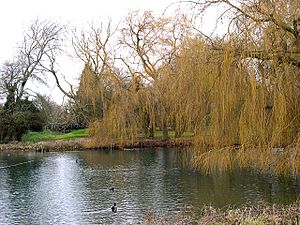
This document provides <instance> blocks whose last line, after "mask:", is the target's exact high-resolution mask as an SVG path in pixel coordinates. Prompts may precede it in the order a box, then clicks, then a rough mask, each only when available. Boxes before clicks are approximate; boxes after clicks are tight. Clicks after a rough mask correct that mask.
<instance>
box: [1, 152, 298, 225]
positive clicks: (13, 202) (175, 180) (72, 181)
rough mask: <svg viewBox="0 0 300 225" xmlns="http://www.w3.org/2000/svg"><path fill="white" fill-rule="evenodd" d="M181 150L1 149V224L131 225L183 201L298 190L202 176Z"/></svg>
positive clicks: (270, 198) (220, 202)
mask: <svg viewBox="0 0 300 225" xmlns="http://www.w3.org/2000/svg"><path fill="white" fill-rule="evenodd" d="M184 155H185V154H182V153H181V152H179V151H177V150H170V149H169V150H168V149H165V150H163V149H160V150H153V149H147V150H134V151H132V150H131V151H87V152H65V153H46V154H42V153H23V154H21V153H20V154H8V153H0V168H1V169H0V224H136V223H137V222H138V221H141V220H142V219H143V217H144V216H145V214H147V212H150V211H151V212H153V213H154V214H156V215H164V216H165V217H170V218H171V217H174V215H176V214H177V213H178V212H179V211H180V210H182V209H183V208H184V207H185V206H193V207H194V209H197V208H199V207H202V206H203V205H204V204H206V205H207V204H209V205H213V206H215V207H225V206H228V205H229V204H230V205H233V206H240V205H243V204H246V203H255V202H257V201H260V200H264V201H266V202H271V203H280V204H289V203H292V202H294V201H295V200H296V199H297V197H298V196H299V194H300V180H299V179H288V178H281V177H276V176H270V175H264V176H263V175H259V174H257V173H255V172H253V171H250V170H239V171H231V172H227V173H220V174H214V175H209V176H208V175H203V174H201V173H199V172H195V171H193V170H191V169H190V168H189V167H188V166H186V165H185V163H184V162H185V161H184V160H183V159H182V158H183V157H184ZM184 158H185V157H184ZM76 160H77V162H76ZM111 187H114V188H115V190H114V192H112V191H110V190H109V189H110V188H111ZM114 202H115V203H117V206H118V212H117V213H113V212H112V211H111V207H112V205H113V203H114Z"/></svg>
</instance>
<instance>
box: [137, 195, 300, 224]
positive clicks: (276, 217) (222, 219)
mask: <svg viewBox="0 0 300 225" xmlns="http://www.w3.org/2000/svg"><path fill="white" fill-rule="evenodd" d="M171 220H172V221H170V220H168V219H166V218H164V216H158V217H157V216H155V215H154V214H153V212H148V213H147V214H146V215H145V217H144V218H143V220H142V221H141V222H140V223H139V224H141V225H152V224H153V225H154V224H155V225H182V224H205V225H232V224H241V225H269V224H270V225H282V224H286V225H300V200H297V201H296V202H295V203H293V204H291V205H286V206H282V205H276V204H274V205H270V204H265V203H257V204H255V205H254V206H253V205H252V206H244V207H241V208H228V209H225V210H220V209H216V208H213V207H211V206H206V207H203V208H202V209H201V210H200V212H199V213H198V212H196V211H194V209H193V208H192V207H186V208H185V209H183V210H182V211H181V212H180V213H179V214H178V215H177V216H174V217H173V219H171Z"/></svg>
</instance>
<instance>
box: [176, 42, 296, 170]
mask: <svg viewBox="0 0 300 225" xmlns="http://www.w3.org/2000/svg"><path fill="white" fill-rule="evenodd" d="M185 47H186V48H185V49H182V51H181V55H180V57H179V58H178V59H177V61H176V65H177V71H176V72H177V74H176V76H177V77H176V79H173V80H174V81H175V84H172V85H173V86H174V88H173V90H174V94H173V95H172V96H173V97H174V99H173V101H171V102H172V104H173V114H174V115H173V117H174V118H175V120H181V121H176V124H185V128H186V129H193V131H194V133H195V135H196V137H195V146H196V154H195V160H194V164H195V166H196V167H200V168H202V169H203V170H205V171H210V170H215V169H216V168H218V169H220V168H224V169H228V168H230V167H231V163H232V159H237V160H236V161H237V162H239V163H241V164H242V165H244V166H246V165H247V166H252V165H254V164H255V165H256V166H257V167H258V168H260V169H262V168H269V164H270V163H271V162H272V159H273V158H274V157H275V156H274V154H273V153H271V150H272V148H273V147H285V146H288V145H291V144H294V143H295V142H296V140H298V138H299V134H300V130H299V128H300V114H299V113H300V108H299V101H300V90H299V88H300V86H299V78H300V73H299V70H298V69H297V68H295V67H292V66H290V65H287V64H280V65H275V64H274V63H271V62H270V64H269V65H267V66H268V67H267V66H262V67H260V65H259V64H260V63H261V62H259V61H255V60H252V59H246V60H245V59H244V60H241V59H237V58H236V57H235V56H234V49H232V48H231V47H230V46H229V47H227V50H225V51H223V52H222V53H220V52H218V51H214V50H208V49H207V47H206V46H205V45H203V44H201V43H197V41H190V42H188V43H186V45H185ZM225 49H226V48H225ZM265 67H267V68H265ZM176 92H177V93H176ZM181 118H184V119H181ZM180 126H182V125H180ZM234 144H239V145H242V146H243V148H242V149H243V151H232V150H231V149H230V148H229V149H226V148H225V149H223V148H221V147H222V146H230V145H234ZM203 146H210V148H203ZM296 146H297V145H296ZM211 147H213V148H211ZM289 148H290V146H289ZM289 148H287V149H289ZM298 148H299V143H298ZM212 149H214V150H212ZM251 149H252V150H251ZM253 149H255V151H254V150H253ZM295 149H296V150H294V151H290V150H289V151H287V153H284V154H282V155H279V156H277V155H276V158H278V159H276V162H277V163H275V164H276V165H272V169H273V170H275V171H277V172H283V171H284V170H285V171H290V172H293V173H294V172H295V171H296V172H297V171H299V166H300V165H299V154H298V153H294V152H297V151H298V150H297V147H295ZM292 152H293V153H292ZM233 153H234V154H233ZM237 153H238V154H237ZM289 158H293V162H292V164H293V165H290V163H287V164H284V163H282V164H280V162H284V160H289ZM254 162H255V163H254ZM271 164H272V163H271Z"/></svg>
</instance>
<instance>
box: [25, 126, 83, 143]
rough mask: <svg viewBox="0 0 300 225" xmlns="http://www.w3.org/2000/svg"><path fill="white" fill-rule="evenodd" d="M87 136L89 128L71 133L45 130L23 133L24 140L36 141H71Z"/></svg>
mask: <svg viewBox="0 0 300 225" xmlns="http://www.w3.org/2000/svg"><path fill="white" fill-rule="evenodd" d="M87 136H88V130H87V129H80V130H73V131H71V132H70V133H65V134H62V133H57V132H53V131H49V130H45V131H42V132H28V133H27V134H25V135H23V137H22V142H29V143H36V142H41V141H69V140H74V139H77V138H84V137H87Z"/></svg>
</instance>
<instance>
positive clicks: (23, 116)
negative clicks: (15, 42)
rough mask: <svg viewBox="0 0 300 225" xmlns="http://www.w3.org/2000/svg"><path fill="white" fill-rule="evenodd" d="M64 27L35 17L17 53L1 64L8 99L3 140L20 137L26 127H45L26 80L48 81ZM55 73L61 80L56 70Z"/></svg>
mask: <svg viewBox="0 0 300 225" xmlns="http://www.w3.org/2000/svg"><path fill="white" fill-rule="evenodd" d="M63 30H64V28H63V27H61V26H59V25H58V24H56V23H52V22H49V21H39V20H36V21H34V22H33V24H32V25H31V26H30V27H29V29H28V30H27V31H26V32H25V34H24V39H23V42H22V44H21V46H20V47H19V49H18V50H19V51H18V52H17V55H16V56H15V57H14V59H13V60H12V61H10V62H9V61H8V62H6V63H4V65H3V66H2V68H1V71H0V75H1V79H0V94H1V97H2V98H3V99H5V104H4V107H3V108H2V113H3V114H2V119H3V120H2V122H3V129H5V130H6V131H7V133H6V134H5V132H4V131H3V132H4V133H3V132H2V134H3V136H2V138H1V141H5V142H7V141H10V140H15V141H18V140H20V138H21V135H22V134H23V133H24V132H26V131H27V130H40V129H42V127H43V123H44V121H43V119H42V118H40V114H39V110H38V109H37V108H36V107H35V106H34V104H33V102H31V101H30V100H28V96H29V93H28V89H27V84H28V82H29V81H30V80H31V81H37V82H40V83H43V84H45V83H46V81H45V77H46V76H47V74H49V72H50V71H51V70H53V65H54V62H55V59H56V56H57V54H58V52H59V51H60V41H61V35H62V32H63ZM52 75H54V76H55V79H56V80H58V78H57V75H56V74H53V73H52ZM58 85H59V84H58ZM35 123H36V124H35Z"/></svg>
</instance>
